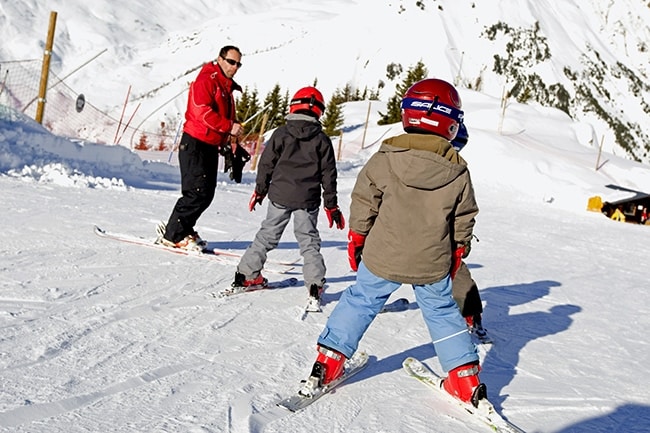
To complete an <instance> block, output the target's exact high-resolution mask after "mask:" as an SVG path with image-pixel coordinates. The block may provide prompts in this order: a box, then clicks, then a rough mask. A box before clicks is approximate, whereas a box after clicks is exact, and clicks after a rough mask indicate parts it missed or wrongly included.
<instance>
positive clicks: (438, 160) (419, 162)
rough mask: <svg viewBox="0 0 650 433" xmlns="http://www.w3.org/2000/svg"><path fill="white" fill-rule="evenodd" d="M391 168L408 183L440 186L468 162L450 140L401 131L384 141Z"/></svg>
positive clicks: (416, 185)
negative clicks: (402, 132)
mask: <svg viewBox="0 0 650 433" xmlns="http://www.w3.org/2000/svg"><path fill="white" fill-rule="evenodd" d="M379 152H383V153H386V154H387V156H388V162H389V165H390V168H391V171H392V172H393V173H395V175H396V176H397V178H398V179H399V180H400V181H401V182H403V183H404V184H405V185H407V186H409V187H414V188H421V189H428V190H433V189H438V188H440V187H443V186H445V185H447V184H449V183H450V182H451V181H453V180H454V179H456V178H457V177H458V176H460V175H461V174H462V173H464V172H465V171H466V170H467V163H466V162H465V160H464V159H463V158H461V157H460V155H458V152H456V151H455V150H454V149H453V148H452V146H451V144H450V143H449V141H447V140H446V139H444V138H442V137H438V136H437V135H428V134H402V135H398V136H396V137H391V138H388V139H386V140H384V141H383V143H382V144H381V146H380V148H379Z"/></svg>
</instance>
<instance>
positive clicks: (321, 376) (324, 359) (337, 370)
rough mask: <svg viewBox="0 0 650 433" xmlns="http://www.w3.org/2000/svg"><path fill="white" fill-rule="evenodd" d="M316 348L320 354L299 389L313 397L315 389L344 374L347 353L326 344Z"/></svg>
mask: <svg viewBox="0 0 650 433" xmlns="http://www.w3.org/2000/svg"><path fill="white" fill-rule="evenodd" d="M316 349H317V350H318V356H317V357H316V362H314V366H313V367H312V369H311V374H310V375H309V378H308V379H307V380H306V381H305V383H304V385H303V387H302V388H301V389H300V390H299V391H298V393H299V394H301V395H303V396H305V397H311V396H312V395H313V391H314V390H315V389H317V388H322V387H323V386H326V385H327V384H329V383H331V382H332V381H334V380H336V379H338V378H339V377H341V376H343V373H344V367H345V355H343V354H342V353H339V352H337V351H335V350H332V349H330V348H327V347H325V346H320V345H319V346H317V348H316Z"/></svg>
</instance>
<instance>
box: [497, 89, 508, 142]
mask: <svg viewBox="0 0 650 433" xmlns="http://www.w3.org/2000/svg"><path fill="white" fill-rule="evenodd" d="M506 105H508V96H507V95H506V85H505V84H504V85H503V94H502V95H501V117H499V126H498V128H497V132H498V133H499V135H501V132H502V131H503V119H504V118H505V117H506Z"/></svg>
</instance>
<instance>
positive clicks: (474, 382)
mask: <svg viewBox="0 0 650 433" xmlns="http://www.w3.org/2000/svg"><path fill="white" fill-rule="evenodd" d="M480 369H481V367H480V366H479V365H478V363H472V364H465V365H461V366H460V367H456V368H454V369H453V370H451V371H450V372H449V374H448V375H447V378H446V379H445V380H444V381H443V382H442V387H443V388H444V389H445V391H447V392H448V393H449V394H451V395H453V396H454V397H456V398H457V399H459V400H462V401H464V402H465V403H470V404H471V405H472V406H474V407H478V401H479V400H480V399H482V398H486V397H487V388H486V386H485V384H483V383H481V382H480V381H479V378H478V372H479V370H480Z"/></svg>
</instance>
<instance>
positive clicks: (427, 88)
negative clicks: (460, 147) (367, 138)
mask: <svg viewBox="0 0 650 433" xmlns="http://www.w3.org/2000/svg"><path fill="white" fill-rule="evenodd" d="M461 108H462V104H461V101H460V96H459V95H458V92H457V91H456V88H455V87H454V86H452V85H451V84H449V83H448V82H446V81H444V80H439V79H437V78H427V79H424V80H422V81H418V82H417V83H415V84H413V85H412V86H411V87H410V88H409V89H408V90H407V91H406V94H405V95H404V98H403V99H402V126H403V127H404V131H406V132H408V133H424V134H436V135H439V136H441V137H444V138H446V139H447V140H449V141H451V140H453V139H454V137H456V134H457V133H458V129H459V127H460V124H461V123H463V110H461Z"/></svg>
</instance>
